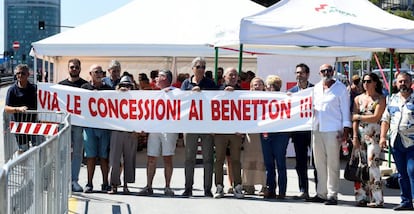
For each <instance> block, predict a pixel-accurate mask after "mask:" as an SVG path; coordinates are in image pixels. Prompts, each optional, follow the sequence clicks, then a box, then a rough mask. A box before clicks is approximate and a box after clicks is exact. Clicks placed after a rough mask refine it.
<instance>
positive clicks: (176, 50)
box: [32, 0, 264, 57]
mask: <svg viewBox="0 0 414 214" xmlns="http://www.w3.org/2000/svg"><path fill="white" fill-rule="evenodd" d="M263 9H264V7H263V6H261V5H259V4H256V3H254V2H252V1H250V0H225V1H222V0H210V1H202V0H174V1H162V2H159V1H147V0H135V1H132V2H131V3H129V4H127V5H125V6H123V7H121V8H119V9H117V10H115V11H113V12H111V13H109V14H107V15H104V16H102V17H99V18H97V19H94V20H92V21H90V22H87V23H85V24H83V25H80V26H78V27H76V28H74V29H70V30H67V31H65V32H62V33H60V34H57V35H54V36H51V37H48V38H46V39H43V40H40V41H37V42H34V43H33V44H32V46H33V48H34V50H35V53H36V55H39V56H189V57H194V56H214V48H213V41H214V38H215V37H216V36H221V37H227V36H232V35H235V36H236V37H237V35H238V33H239V32H238V29H239V28H238V26H239V23H240V19H241V18H242V17H244V16H247V15H249V14H253V13H257V12H259V11H261V10H263ZM235 26H237V28H235ZM228 53H231V54H233V55H234V54H235V53H234V52H230V51H228Z"/></svg>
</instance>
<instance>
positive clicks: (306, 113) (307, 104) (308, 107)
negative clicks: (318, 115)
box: [300, 97, 312, 118]
mask: <svg viewBox="0 0 414 214" xmlns="http://www.w3.org/2000/svg"><path fill="white" fill-rule="evenodd" d="M300 117H301V118H307V117H312V97H307V98H305V99H301V100H300Z"/></svg>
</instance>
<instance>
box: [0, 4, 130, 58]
mask: <svg viewBox="0 0 414 214" xmlns="http://www.w3.org/2000/svg"><path fill="white" fill-rule="evenodd" d="M131 1H133V0H61V25H62V26H74V27H76V26H78V25H81V24H83V23H86V22H88V21H90V20H93V19H95V18H97V17H100V16H103V15H105V14H107V13H109V12H111V11H113V10H116V9H117V8H120V7H122V6H124V5H126V4H128V3H129V2H131ZM0 14H1V15H0V51H1V54H3V50H4V16H3V14H4V0H0ZM67 29H68V28H62V31H65V30H67Z"/></svg>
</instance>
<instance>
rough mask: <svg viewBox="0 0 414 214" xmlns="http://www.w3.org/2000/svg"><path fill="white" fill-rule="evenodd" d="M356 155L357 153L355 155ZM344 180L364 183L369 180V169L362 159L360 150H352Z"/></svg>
mask: <svg viewBox="0 0 414 214" xmlns="http://www.w3.org/2000/svg"><path fill="white" fill-rule="evenodd" d="M355 153H357V154H356V155H355ZM344 178H345V179H346V180H348V181H354V182H363V181H368V180H369V167H368V164H367V163H366V161H364V159H363V158H362V157H361V152H360V151H359V149H358V150H357V151H355V150H352V154H351V158H350V159H349V161H348V162H347V164H346V166H345V172H344Z"/></svg>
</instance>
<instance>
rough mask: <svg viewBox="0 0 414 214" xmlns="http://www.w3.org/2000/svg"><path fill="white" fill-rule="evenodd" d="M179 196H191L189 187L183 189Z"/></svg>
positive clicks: (191, 191)
mask: <svg viewBox="0 0 414 214" xmlns="http://www.w3.org/2000/svg"><path fill="white" fill-rule="evenodd" d="M181 196H184V197H191V196H193V190H191V189H185V190H184V192H183V194H181Z"/></svg>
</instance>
